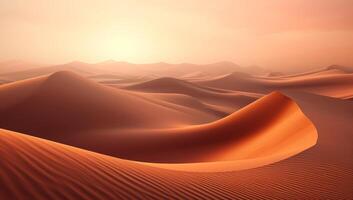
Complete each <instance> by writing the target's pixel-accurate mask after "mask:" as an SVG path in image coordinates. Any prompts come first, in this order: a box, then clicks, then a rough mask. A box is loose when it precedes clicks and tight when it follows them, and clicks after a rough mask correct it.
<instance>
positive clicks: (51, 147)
mask: <svg viewBox="0 0 353 200" xmlns="http://www.w3.org/2000/svg"><path fill="white" fill-rule="evenodd" d="M71 64H72V65H70V66H67V65H65V66H67V69H69V70H70V69H73V68H72V67H74V68H75V70H74V71H75V72H77V73H78V74H80V75H83V76H86V77H91V78H92V79H96V80H98V81H101V80H103V79H104V80H108V79H111V80H114V79H116V80H117V79H120V78H122V79H123V77H127V76H126V75H125V74H119V73H107V72H108V71H109V70H112V69H110V68H109V67H112V68H114V66H116V64H117V62H115V61H111V62H104V63H98V64H94V66H95V67H94V68H91V67H92V66H93V65H92V64H87V66H89V67H88V68H86V67H85V65H86V64H85V63H71ZM81 64H82V66H81ZM118 64H119V65H129V66H130V64H128V63H118ZM78 65H80V66H79V67H78V68H76V67H75V66H78ZM186 65H187V64H186ZM97 66H99V67H100V68H98V70H97V68H96V67H97ZM160 66H161V67H164V66H167V65H166V64H164V63H161V64H160ZM62 67H63V66H56V67H53V68H52V69H50V70H48V71H46V72H45V73H44V72H43V71H42V70H43V69H44V68H37V69H33V71H32V72H36V70H39V71H37V72H40V73H38V74H37V72H36V73H33V74H27V75H24V74H22V75H21V73H22V72H16V73H14V74H16V77H12V78H15V79H12V80H16V79H22V78H26V77H33V76H37V75H45V76H40V77H34V78H30V79H27V80H22V81H16V82H12V83H5V84H2V85H0V128H2V129H0V158H1V159H0V199H131V198H133V199H353V191H352V188H353V181H352V180H353V168H352V166H353V160H352V157H353V145H352V142H351V141H352V125H351V123H352V120H353V114H352V113H353V102H352V101H349V100H341V99H337V98H331V97H324V96H320V95H316V94H322V95H326V96H332V97H339V98H346V99H349V98H352V96H353V94H352V93H351V91H352V81H351V80H352V77H351V76H352V74H351V72H350V71H349V68H345V67H340V66H331V67H328V68H325V69H322V70H316V71H312V72H307V73H302V74H295V75H279V74H277V75H276V74H274V75H272V76H254V75H249V74H245V73H240V72H237V73H232V74H230V75H226V76H224V75H222V76H220V74H218V73H215V74H212V73H213V72H212V71H208V72H207V73H202V70H203V69H204V67H200V68H197V67H196V68H195V69H196V71H193V72H192V71H188V73H186V74H184V73H182V68H181V69H180V70H181V71H178V70H179V69H176V68H175V70H177V71H176V72H178V73H179V72H180V74H178V76H180V77H184V78H186V79H188V80H189V81H186V80H181V79H176V78H157V79H154V80H148V79H149V78H148V76H146V79H147V80H148V81H144V82H142V83H139V84H134V85H130V86H128V87H125V86H123V85H119V84H116V85H114V87H109V86H107V85H104V84H100V83H97V82H96V81H92V80H89V79H87V78H84V77H82V76H80V75H77V74H75V73H72V72H67V71H61V72H56V73H53V74H50V73H52V72H53V71H57V69H61V68H62ZM136 67H137V66H136ZM146 67H147V68H148V67H150V66H148V65H146ZM169 67H170V69H174V67H175V66H169ZM209 67H211V66H209ZM231 68H232V67H231V66H226V67H225V68H224V71H222V73H221V74H223V73H225V72H226V71H227V70H229V69H231ZM45 69H47V68H45ZM206 69H207V67H206ZM107 70H108V71H107ZM199 70H200V73H199ZM32 72H31V73H32ZM141 72H143V71H141ZM149 72H153V70H152V71H149ZM143 73H144V72H143ZM164 73H167V72H163V70H162V71H161V73H160V74H158V76H161V75H163V74H164ZM173 73H174V72H173ZM48 74H50V75H48ZM140 75H141V74H139V75H137V76H135V77H143V76H140ZM17 76H18V77H17ZM158 76H157V77H158ZM8 78H11V76H9V77H8ZM133 79H134V78H131V77H129V79H126V80H133ZM9 80H11V79H9ZM135 80H137V79H135ZM139 80H142V79H139ZM122 81H123V82H124V80H122ZM190 81H191V82H190ZM277 89H278V90H280V91H281V93H279V92H272V93H270V94H267V95H265V96H263V97H261V96H262V94H265V93H269V92H270V91H272V90H277ZM239 90H240V91H239ZM313 93H314V94H313ZM315 93H316V94H315ZM257 98H259V99H258V100H256V99H257ZM241 107H242V108H241ZM5 129H6V130H5ZM12 131H16V132H12ZM26 134H27V135H26ZM29 135H32V136H29ZM33 136H35V137H33ZM43 138H44V139H43ZM45 139H49V140H51V141H49V140H45ZM68 145H71V146H68ZM84 149H85V150H84ZM112 156H114V157H112Z"/></svg>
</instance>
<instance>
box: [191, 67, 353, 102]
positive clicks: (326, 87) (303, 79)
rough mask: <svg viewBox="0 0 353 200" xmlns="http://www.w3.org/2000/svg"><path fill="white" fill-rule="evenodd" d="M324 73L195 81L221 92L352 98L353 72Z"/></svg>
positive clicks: (235, 76) (234, 76) (232, 77)
mask: <svg viewBox="0 0 353 200" xmlns="http://www.w3.org/2000/svg"><path fill="white" fill-rule="evenodd" d="M325 72H326V73H325V75H323V73H324V72H323V71H321V72H320V73H319V74H317V73H309V74H301V75H295V76H289V77H281V76H280V77H276V76H275V77H259V76H252V75H249V74H243V73H232V74H229V75H227V76H224V77H221V78H216V79H211V80H204V81H196V83H198V84H199V85H202V86H207V87H215V88H220V89H228V90H237V91H248V92H257V93H266V92H269V91H272V90H296V91H304V92H310V93H314V94H320V95H324V96H330V97H336V98H345V96H350V95H353V73H342V74H341V73H338V74H337V73H332V72H328V71H325Z"/></svg>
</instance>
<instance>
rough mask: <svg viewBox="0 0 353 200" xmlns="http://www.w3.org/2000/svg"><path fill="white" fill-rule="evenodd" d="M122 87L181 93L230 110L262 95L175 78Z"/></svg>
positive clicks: (134, 89)
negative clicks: (201, 84)
mask: <svg viewBox="0 0 353 200" xmlns="http://www.w3.org/2000/svg"><path fill="white" fill-rule="evenodd" d="M124 89H128V90H133V91H141V92H149V93H168V94H183V95H187V96H191V97H195V98H196V99H198V100H200V101H202V102H204V103H206V104H211V105H214V106H221V107H227V110H232V111H235V110H237V109H239V108H242V107H244V106H246V105H248V104H249V103H250V102H253V101H254V100H256V99H257V98H259V97H260V96H262V95H260V94H256V93H250V92H234V91H229V90H222V89H216V88H210V87H204V86H200V85H197V84H195V83H190V82H188V81H184V80H180V79H176V78H160V79H155V80H151V81H147V82H143V83H139V84H135V85H131V86H128V87H124Z"/></svg>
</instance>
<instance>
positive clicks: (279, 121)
mask: <svg viewBox="0 0 353 200" xmlns="http://www.w3.org/2000/svg"><path fill="white" fill-rule="evenodd" d="M146 135H148V137H145V136H146ZM92 136H93V135H92ZM104 138H105V139H104ZM113 141H124V142H123V143H119V145H116V143H114V142H113ZM316 141H317V132H316V129H315V127H314V126H313V124H312V123H311V122H310V120H308V119H307V118H306V117H305V116H304V114H303V113H302V112H301V111H300V109H299V107H298V106H297V105H296V104H295V103H294V102H293V101H292V100H290V99H289V98H287V97H285V96H283V95H281V94H280V93H271V94H269V95H267V96H265V97H263V98H261V99H260V100H258V101H256V102H254V103H252V104H250V105H248V106H246V107H245V108H243V109H241V110H240V111H237V112H235V113H233V114H231V115H229V116H228V117H225V118H223V119H220V120H218V121H215V122H213V123H209V124H205V125H198V126H192V127H186V128H182V129H167V130H154V131H129V132H127V133H124V134H123V133H120V134H118V133H116V134H115V133H114V132H109V131H107V132H101V133H100V135H99V136H96V137H95V139H92V140H91V141H87V143H86V146H84V148H87V149H92V146H93V148H95V151H98V152H103V153H106V154H110V155H115V156H117V157H120V158H125V159H130V160H131V159H132V160H139V161H146V162H157V163H194V162H218V161H237V160H242V161H244V160H249V161H250V160H251V159H255V160H256V159H258V158H261V159H263V160H262V161H259V162H258V163H256V161H251V162H249V163H250V164H249V163H246V162H243V166H240V168H249V166H260V165H263V164H264V163H270V162H276V161H278V160H281V159H284V158H286V157H289V156H292V155H294V154H297V153H299V152H301V151H303V150H305V149H307V148H309V147H311V146H313V145H315V143H316ZM77 142H81V143H82V142H83V141H82V139H80V141H78V139H77ZM141 149H143V153H141V152H140V150H141ZM235 165H236V164H235ZM247 165H249V166H247ZM199 167H200V166H199ZM200 168H202V167H200ZM250 168H251V167H250ZM233 169H236V168H233Z"/></svg>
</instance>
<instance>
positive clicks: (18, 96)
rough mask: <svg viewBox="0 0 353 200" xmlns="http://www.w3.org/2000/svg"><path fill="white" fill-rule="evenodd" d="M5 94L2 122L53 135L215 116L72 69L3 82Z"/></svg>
mask: <svg viewBox="0 0 353 200" xmlns="http://www.w3.org/2000/svg"><path fill="white" fill-rule="evenodd" d="M0 99H1V104H0V112H1V116H0V126H1V127H3V128H7V129H11V130H16V131H20V132H24V133H33V134H37V135H38V136H43V137H45V138H48V139H51V138H52V137H54V138H61V137H63V138H64V137H65V135H67V134H69V133H72V132H82V131H87V130H90V131H92V130H98V129H115V128H157V127H158V128H163V127H176V126H181V125H186V124H199V123H205V122H208V121H212V120H215V119H216V118H215V117H214V116H211V115H208V114H204V113H200V112H197V111H195V110H191V109H186V108H182V107H180V106H179V107H177V106H176V105H174V104H167V103H165V102H164V103H163V101H159V100H158V99H148V98H146V97H144V96H142V95H137V94H135V93H132V92H128V91H124V90H119V89H115V88H111V87H106V86H104V85H100V84H98V83H95V82H93V81H90V80H88V79H85V78H82V77H80V76H78V75H76V74H74V73H72V72H68V71H62V72H57V73H54V74H52V75H50V76H47V77H38V78H33V79H28V80H23V81H18V82H13V83H10V84H5V85H1V86H0ZM140 108H143V109H140ZM156 113H158V115H156Z"/></svg>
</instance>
